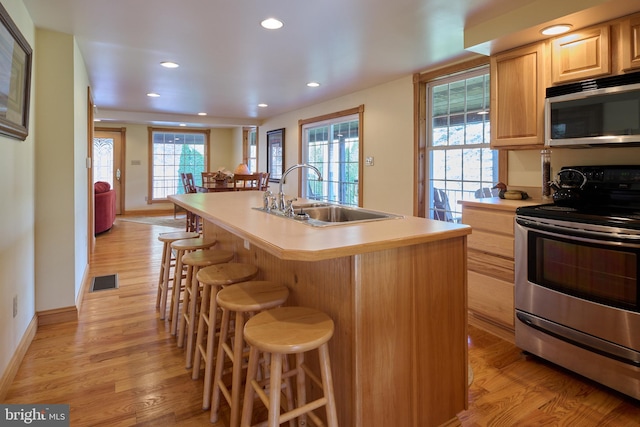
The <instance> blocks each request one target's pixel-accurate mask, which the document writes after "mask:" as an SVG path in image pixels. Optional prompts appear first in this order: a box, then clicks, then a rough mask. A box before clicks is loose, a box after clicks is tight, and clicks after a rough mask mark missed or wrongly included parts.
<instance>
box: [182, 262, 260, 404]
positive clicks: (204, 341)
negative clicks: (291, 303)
mask: <svg viewBox="0 0 640 427" xmlns="http://www.w3.org/2000/svg"><path fill="white" fill-rule="evenodd" d="M257 275H258V267H256V266H255V265H253V264H244V263H235V262H232V263H228V264H219V265H212V266H209V267H205V268H202V269H200V271H198V274H197V275H196V278H197V279H198V281H200V283H201V284H202V286H203V291H202V300H201V305H200V314H199V315H198V332H197V334H196V346H195V355H194V360H193V371H192V373H191V378H193V379H194V380H197V379H198V377H199V376H200V365H201V363H202V362H204V389H203V395H202V409H205V410H206V409H209V407H210V405H211V389H212V387H211V384H212V381H213V372H214V368H215V366H214V363H215V362H214V361H215V352H216V345H215V344H216V333H217V329H218V328H217V324H218V322H217V319H218V303H217V300H216V296H217V294H218V292H219V291H220V289H221V288H222V287H223V286H229V285H232V284H234V283H241V282H246V281H247V280H251V279H253V278H254V277H256V276H257Z"/></svg>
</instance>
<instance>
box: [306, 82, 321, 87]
mask: <svg viewBox="0 0 640 427" xmlns="http://www.w3.org/2000/svg"><path fill="white" fill-rule="evenodd" d="M307 86H309V87H318V86H320V83H318V82H309V83H307Z"/></svg>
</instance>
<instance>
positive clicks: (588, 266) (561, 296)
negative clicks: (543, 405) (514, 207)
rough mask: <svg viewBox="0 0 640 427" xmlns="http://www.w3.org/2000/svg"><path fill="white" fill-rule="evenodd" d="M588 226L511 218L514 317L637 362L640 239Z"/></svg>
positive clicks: (639, 348)
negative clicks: (513, 242)
mask: <svg viewBox="0 0 640 427" xmlns="http://www.w3.org/2000/svg"><path fill="white" fill-rule="evenodd" d="M585 227H587V228H589V226H585ZM592 228H593V229H592V230H585V229H583V226H582V225H580V224H567V223H566V222H564V221H555V220H547V219H544V220H540V219H538V218H527V217H517V218H516V230H515V232H516V235H515V244H516V247H515V254H516V257H515V259H516V265H515V267H516V268H515V274H516V280H515V307H516V317H517V322H522V323H525V324H527V325H528V326H531V327H534V328H536V329H539V330H542V331H544V332H546V333H548V334H550V335H553V336H555V337H557V338H560V339H563V340H565V341H569V342H572V343H574V344H577V345H579V346H582V347H586V348H589V349H591V350H593V351H597V352H600V353H603V354H607V355H609V356H610V357H614V358H616V359H620V360H623V361H625V362H626V363H631V364H635V365H637V366H640V334H638V331H640V293H639V291H640V285H639V279H638V274H639V271H640V240H638V239H637V238H634V237H633V236H625V234H624V232H620V231H621V230H614V229H612V230H610V231H609V232H607V231H606V230H605V227H601V226H593V227H592Z"/></svg>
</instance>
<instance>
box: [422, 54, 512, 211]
mask: <svg viewBox="0 0 640 427" xmlns="http://www.w3.org/2000/svg"><path fill="white" fill-rule="evenodd" d="M487 64H489V57H486V56H478V57H477V58H474V59H471V60H468V61H465V62H461V63H458V64H453V65H449V66H446V67H442V68H439V69H436V70H433V71H428V72H424V73H416V74H414V75H413V137H414V181H413V215H414V216H418V217H422V218H426V216H427V213H428V209H429V200H428V199H427V197H426V195H427V191H426V188H427V185H428V184H429V182H428V181H429V175H428V162H429V153H428V152H427V149H428V146H427V136H428V135H427V120H428V107H427V102H426V101H427V82H430V81H432V80H436V79H438V78H441V77H443V76H446V75H450V74H455V73H458V72H462V71H466V70H470V69H473V68H477V67H480V66H482V65H487ZM489 114H490V116H491V115H492V113H491V112H490V113H489ZM508 153H509V152H508V150H498V180H499V181H501V182H504V183H507V171H508Z"/></svg>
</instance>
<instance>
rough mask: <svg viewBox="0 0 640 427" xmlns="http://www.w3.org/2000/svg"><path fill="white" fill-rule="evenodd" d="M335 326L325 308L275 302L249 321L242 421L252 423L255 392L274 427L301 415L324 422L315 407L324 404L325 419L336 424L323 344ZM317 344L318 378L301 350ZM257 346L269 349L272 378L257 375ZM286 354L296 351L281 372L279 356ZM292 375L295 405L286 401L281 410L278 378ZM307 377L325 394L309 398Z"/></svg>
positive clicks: (243, 426) (332, 425) (246, 424)
mask: <svg viewBox="0 0 640 427" xmlns="http://www.w3.org/2000/svg"><path fill="white" fill-rule="evenodd" d="M333 329H334V325H333V321H332V320H331V319H330V318H329V317H328V316H327V315H326V314H324V313H322V312H320V311H318V310H315V309H311V308H305V307H280V308H274V309H271V310H267V311H264V312H262V313H260V314H257V315H255V316H254V317H252V318H251V319H249V321H247V323H246V324H245V328H244V337H245V341H246V342H247V343H248V344H249V346H250V352H249V366H248V370H247V382H246V387H245V393H244V403H243V409H242V420H241V424H240V426H241V427H249V426H250V425H251V420H252V416H253V405H254V399H255V396H256V395H257V396H258V397H259V398H260V400H261V401H262V403H263V404H264V405H265V406H266V407H267V408H268V410H269V415H268V421H267V425H268V426H269V427H278V426H279V425H280V424H281V423H283V422H286V421H290V420H292V419H294V418H298V417H304V416H305V415H306V416H308V417H309V418H311V419H312V420H313V421H314V423H316V424H317V425H324V423H322V421H321V420H320V419H319V418H318V416H317V415H316V414H315V413H313V411H314V410H315V409H318V408H320V407H322V406H325V409H326V416H327V425H328V426H329V427H337V426H338V416H337V412H336V404H335V397H334V393H333V380H332V377H331V365H330V362H329V350H328V344H327V343H328V342H329V340H330V339H331V337H332V336H333ZM315 349H317V350H318V356H319V361H320V373H321V375H320V376H321V378H317V377H316V376H315V375H314V374H313V372H311V371H310V370H309V368H308V367H307V366H306V365H305V363H304V353H305V352H308V351H311V350H315ZM261 352H262V353H270V354H271V370H270V378H269V379H268V380H266V381H258V380H257V373H258V361H259V360H258V358H259V355H260V353H261ZM288 354H295V355H296V367H295V368H294V369H293V370H291V371H288V372H284V373H283V370H282V368H283V365H284V363H283V358H286V357H287V355H288ZM293 375H295V376H296V384H297V387H296V391H297V400H298V401H297V402H296V404H297V407H296V408H291V407H289V408H287V409H288V411H287V412H285V413H281V410H280V407H281V404H280V388H281V382H282V379H283V378H289V377H291V376H293ZM307 377H308V378H309V379H311V380H312V381H313V382H314V383H316V384H317V385H318V387H319V388H320V390H322V394H323V395H322V396H321V397H319V398H317V399H315V400H313V401H311V402H308V403H307V396H306V392H305V390H306V378H307ZM267 385H268V387H267V388H265V386H267ZM302 421H304V420H302Z"/></svg>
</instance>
